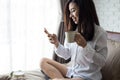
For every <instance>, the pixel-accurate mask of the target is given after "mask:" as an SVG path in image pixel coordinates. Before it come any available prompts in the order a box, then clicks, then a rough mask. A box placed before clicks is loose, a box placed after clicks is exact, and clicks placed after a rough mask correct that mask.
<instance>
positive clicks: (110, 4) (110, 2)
mask: <svg viewBox="0 0 120 80" xmlns="http://www.w3.org/2000/svg"><path fill="white" fill-rule="evenodd" d="M94 3H95V6H96V10H97V14H98V17H99V20H100V24H101V27H103V28H104V29H105V30H109V31H115V32H120V0H94Z"/></svg>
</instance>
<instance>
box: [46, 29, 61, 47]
mask: <svg viewBox="0 0 120 80" xmlns="http://www.w3.org/2000/svg"><path fill="white" fill-rule="evenodd" d="M44 32H45V33H46V34H47V36H48V38H49V41H50V43H52V44H54V45H55V47H56V48H57V47H58V45H59V41H58V38H57V36H56V35H55V34H50V33H49V32H48V31H47V29H46V28H44Z"/></svg>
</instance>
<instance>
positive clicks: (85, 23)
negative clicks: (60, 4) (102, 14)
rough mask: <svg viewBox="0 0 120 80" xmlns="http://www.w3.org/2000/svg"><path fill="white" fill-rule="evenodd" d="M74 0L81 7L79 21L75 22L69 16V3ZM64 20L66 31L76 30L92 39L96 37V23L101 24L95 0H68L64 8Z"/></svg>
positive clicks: (88, 39) (87, 38)
mask: <svg viewBox="0 0 120 80" xmlns="http://www.w3.org/2000/svg"><path fill="white" fill-rule="evenodd" d="M71 2H74V3H75V4H77V6H78V7H79V23H78V24H75V23H74V22H73V20H72V19H71V18H70V17H69V15H70V11H69V4H70V3H71ZM64 22H65V26H66V29H65V30H66V31H68V30H72V31H74V30H76V28H77V27H78V32H79V33H81V34H82V36H83V37H84V38H85V39H86V41H91V40H92V39H93V37H94V26H95V25H94V24H96V25H100V24H99V20H98V16H97V13H96V9H95V5H94V3H93V0H68V2H67V3H66V5H65V10H64Z"/></svg>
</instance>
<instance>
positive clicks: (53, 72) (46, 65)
mask: <svg viewBox="0 0 120 80" xmlns="http://www.w3.org/2000/svg"><path fill="white" fill-rule="evenodd" d="M40 67H41V70H42V71H43V72H44V73H45V74H46V75H47V76H49V77H50V78H51V79H54V78H64V77H66V73H67V68H66V66H65V65H63V64H60V63H58V62H56V61H54V60H51V59H48V58H43V59H42V61H41V64H40Z"/></svg>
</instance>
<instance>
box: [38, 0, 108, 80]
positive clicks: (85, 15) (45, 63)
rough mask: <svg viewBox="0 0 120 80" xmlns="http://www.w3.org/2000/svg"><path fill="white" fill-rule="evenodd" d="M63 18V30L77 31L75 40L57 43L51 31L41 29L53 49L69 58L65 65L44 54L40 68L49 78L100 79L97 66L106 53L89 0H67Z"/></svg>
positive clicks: (61, 55) (57, 79)
mask: <svg viewBox="0 0 120 80" xmlns="http://www.w3.org/2000/svg"><path fill="white" fill-rule="evenodd" d="M64 20H65V21H64V22H65V25H66V27H67V31H69V30H71V31H77V32H78V33H77V34H76V35H75V38H74V40H75V42H73V43H65V44H64V46H63V45H62V44H60V43H59V41H58V39H57V36H56V35H55V34H50V33H49V32H48V31H47V30H46V29H45V33H46V34H47V35H48V38H49V40H50V42H51V43H52V44H54V45H55V47H56V49H55V53H56V54H57V55H58V56H60V57H62V58H64V59H69V58H71V61H72V62H73V64H72V66H70V67H66V66H65V65H63V64H60V63H58V62H56V61H53V60H50V59H47V58H44V59H43V60H42V62H41V64H40V67H41V69H42V71H43V72H44V73H45V74H46V75H47V76H49V77H50V78H51V79H53V80H101V78H102V75H101V72H100V70H101V68H102V67H103V66H104V64H105V60H106V56H107V34H106V32H105V31H104V30H103V29H102V28H101V27H100V26H99V21H98V17H97V14H96V10H95V6H94V3H93V1H92V0H68V2H67V3H66V6H65V15H64Z"/></svg>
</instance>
